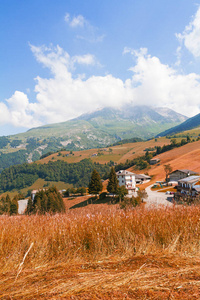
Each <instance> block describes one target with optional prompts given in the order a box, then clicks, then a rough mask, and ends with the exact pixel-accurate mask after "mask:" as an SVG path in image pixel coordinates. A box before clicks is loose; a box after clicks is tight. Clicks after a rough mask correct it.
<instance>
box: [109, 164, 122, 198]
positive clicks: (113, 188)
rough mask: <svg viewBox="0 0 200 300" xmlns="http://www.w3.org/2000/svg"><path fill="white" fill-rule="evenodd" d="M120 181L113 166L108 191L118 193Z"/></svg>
mask: <svg viewBox="0 0 200 300" xmlns="http://www.w3.org/2000/svg"><path fill="white" fill-rule="evenodd" d="M118 185H119V182H118V179H117V176H116V173H115V168H114V167H112V168H111V170H110V175H109V179H108V185H107V191H108V192H109V193H111V194H113V195H114V194H116V193H117V188H118Z"/></svg>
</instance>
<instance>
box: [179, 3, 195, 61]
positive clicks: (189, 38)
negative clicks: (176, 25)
mask: <svg viewBox="0 0 200 300" xmlns="http://www.w3.org/2000/svg"><path fill="white" fill-rule="evenodd" d="M176 37H177V38H178V40H179V42H180V44H181V45H184V46H185V47H186V48H187V49H188V50H189V51H190V52H191V53H192V54H193V56H194V57H200V7H199V8H198V10H197V12H196V14H195V16H194V17H193V19H192V21H191V22H190V23H189V25H187V26H186V27H185V30H184V31H183V33H178V34H176ZM179 53H180V48H179Z"/></svg>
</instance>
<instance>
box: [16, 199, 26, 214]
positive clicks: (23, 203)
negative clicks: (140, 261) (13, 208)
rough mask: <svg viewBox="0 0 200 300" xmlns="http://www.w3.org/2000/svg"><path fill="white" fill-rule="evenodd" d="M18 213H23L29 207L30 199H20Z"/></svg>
mask: <svg viewBox="0 0 200 300" xmlns="http://www.w3.org/2000/svg"><path fill="white" fill-rule="evenodd" d="M17 202H18V214H19V215H23V214H24V213H25V210H26V209H27V205H28V199H22V200H18V201H17Z"/></svg>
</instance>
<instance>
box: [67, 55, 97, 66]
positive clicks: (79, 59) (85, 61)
mask: <svg viewBox="0 0 200 300" xmlns="http://www.w3.org/2000/svg"><path fill="white" fill-rule="evenodd" d="M72 61H73V62H74V63H78V64H81V65H95V64H97V60H96V58H95V56H94V55H91V54H86V55H82V56H81V55H77V56H74V57H73V58H72ZM98 64H99V63H98Z"/></svg>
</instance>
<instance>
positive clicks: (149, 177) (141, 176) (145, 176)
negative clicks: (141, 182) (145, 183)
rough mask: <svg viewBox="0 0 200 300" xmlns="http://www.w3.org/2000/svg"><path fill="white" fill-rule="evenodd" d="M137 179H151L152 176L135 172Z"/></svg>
mask: <svg viewBox="0 0 200 300" xmlns="http://www.w3.org/2000/svg"><path fill="white" fill-rule="evenodd" d="M135 178H136V179H142V178H144V179H151V176H148V175H145V174H135Z"/></svg>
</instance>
